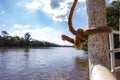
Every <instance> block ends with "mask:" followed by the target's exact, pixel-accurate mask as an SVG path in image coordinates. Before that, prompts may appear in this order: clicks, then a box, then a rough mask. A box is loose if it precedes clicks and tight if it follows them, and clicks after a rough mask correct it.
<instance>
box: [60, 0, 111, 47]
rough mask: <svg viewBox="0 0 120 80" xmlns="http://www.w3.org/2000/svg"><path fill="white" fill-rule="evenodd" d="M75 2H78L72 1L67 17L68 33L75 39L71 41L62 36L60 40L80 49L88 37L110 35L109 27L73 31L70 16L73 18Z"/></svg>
mask: <svg viewBox="0 0 120 80" xmlns="http://www.w3.org/2000/svg"><path fill="white" fill-rule="evenodd" d="M77 1H78V0H74V3H73V5H72V7H71V10H70V14H69V17H68V28H69V31H70V32H71V33H72V34H73V35H75V39H72V38H70V37H68V36H66V35H62V36H61V37H62V40H64V41H65V40H67V41H68V42H71V43H72V44H74V45H75V47H76V48H80V47H82V45H83V44H85V43H86V41H87V38H88V36H89V35H93V34H100V33H111V32H112V28H111V27H94V28H89V29H86V30H83V29H77V30H74V28H73V26H72V16H73V12H74V9H75V6H76V4H77Z"/></svg>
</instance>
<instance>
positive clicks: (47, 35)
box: [10, 25, 70, 45]
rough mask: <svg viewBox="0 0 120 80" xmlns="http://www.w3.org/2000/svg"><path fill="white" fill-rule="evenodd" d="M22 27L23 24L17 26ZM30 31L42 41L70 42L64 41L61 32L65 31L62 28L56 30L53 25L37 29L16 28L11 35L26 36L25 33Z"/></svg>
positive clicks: (32, 35) (63, 43)
mask: <svg viewBox="0 0 120 80" xmlns="http://www.w3.org/2000/svg"><path fill="white" fill-rule="evenodd" d="M19 26H20V27H21V25H17V27H19ZM26 32H29V33H30V34H31V37H32V38H33V39H36V40H40V41H48V42H53V43H56V44H62V45H66V44H67V45H68V44H70V43H68V42H64V41H62V39H61V34H62V33H63V32H62V31H60V30H55V29H53V28H51V27H44V28H37V29H24V30H15V31H13V32H10V35H11V36H20V37H24V34H25V33H26Z"/></svg>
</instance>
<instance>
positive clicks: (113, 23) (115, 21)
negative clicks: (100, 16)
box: [106, 1, 120, 47]
mask: <svg viewBox="0 0 120 80" xmlns="http://www.w3.org/2000/svg"><path fill="white" fill-rule="evenodd" d="M119 5H120V1H113V2H112V3H111V4H110V5H109V6H107V8H106V10H107V23H108V26H110V27H112V28H113V29H114V30H117V31H118V30H119V16H120V10H119V8H120V6H119ZM114 41H115V42H114V43H115V47H118V46H119V45H118V44H119V35H114Z"/></svg>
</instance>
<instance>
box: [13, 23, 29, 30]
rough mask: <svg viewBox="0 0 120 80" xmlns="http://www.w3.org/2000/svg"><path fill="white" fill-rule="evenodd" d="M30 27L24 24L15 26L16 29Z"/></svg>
mask: <svg viewBox="0 0 120 80" xmlns="http://www.w3.org/2000/svg"><path fill="white" fill-rule="evenodd" d="M29 27H30V25H22V24H15V25H13V28H14V29H27V28H29Z"/></svg>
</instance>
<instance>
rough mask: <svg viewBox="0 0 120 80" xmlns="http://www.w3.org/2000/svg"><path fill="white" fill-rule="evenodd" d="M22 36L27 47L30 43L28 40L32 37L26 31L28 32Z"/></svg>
mask: <svg viewBox="0 0 120 80" xmlns="http://www.w3.org/2000/svg"><path fill="white" fill-rule="evenodd" d="M24 38H25V41H26V47H28V46H29V44H30V40H31V39H32V38H31V35H30V33H28V32H27V33H25V35H24Z"/></svg>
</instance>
